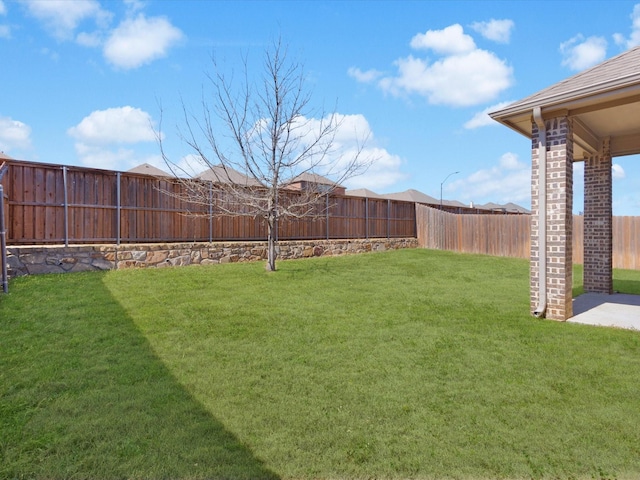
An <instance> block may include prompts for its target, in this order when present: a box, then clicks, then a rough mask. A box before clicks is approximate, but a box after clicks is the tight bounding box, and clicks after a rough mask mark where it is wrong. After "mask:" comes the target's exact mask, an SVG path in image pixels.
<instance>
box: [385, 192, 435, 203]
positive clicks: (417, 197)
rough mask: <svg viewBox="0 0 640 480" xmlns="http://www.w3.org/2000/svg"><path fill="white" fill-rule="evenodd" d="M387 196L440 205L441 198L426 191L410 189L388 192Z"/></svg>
mask: <svg viewBox="0 0 640 480" xmlns="http://www.w3.org/2000/svg"><path fill="white" fill-rule="evenodd" d="M384 196H385V197H386V198H390V199H392V200H405V201H408V202H416V203H427V204H429V205H439V204H440V200H438V199H435V198H433V197H431V196H429V195H427V194H426V193H422V192H420V191H418V190H414V189H412V188H411V189H409V190H405V191H404V192H398V193H387V194H386V195H384Z"/></svg>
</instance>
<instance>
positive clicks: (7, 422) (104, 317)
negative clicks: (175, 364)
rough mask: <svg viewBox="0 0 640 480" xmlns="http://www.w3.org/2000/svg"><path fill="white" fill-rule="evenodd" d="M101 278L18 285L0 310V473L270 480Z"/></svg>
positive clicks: (6, 475)
mask: <svg viewBox="0 0 640 480" xmlns="http://www.w3.org/2000/svg"><path fill="white" fill-rule="evenodd" d="M45 277H46V278H45ZM102 277H103V275H102V274H97V273H92V274H88V275H87V274H76V275H66V276H65V278H64V280H62V279H61V278H59V276H44V277H38V278H36V277H30V278H28V279H19V280H18V281H16V282H14V285H12V288H13V292H12V294H11V295H10V296H7V297H5V298H3V299H2V301H1V302H0V318H2V322H0V335H1V337H0V342H1V345H2V350H3V357H4V358H3V359H1V360H0V366H1V368H2V378H3V382H2V384H0V412H2V415H0V417H2V419H0V427H1V428H0V477H2V478H23V477H24V478H27V477H28V478H72V477H74V478H105V479H108V478H190V479H196V478H225V479H249V478H261V479H277V478H278V476H277V475H276V474H275V473H274V472H272V471H270V470H268V469H267V468H266V467H265V465H264V464H263V463H262V462H261V461H260V460H258V459H257V458H255V456H254V455H253V454H252V452H251V451H250V449H249V448H247V447H246V446H244V445H243V444H242V443H241V442H240V441H239V440H238V438H236V437H235V436H234V435H233V433H231V432H229V431H228V430H226V429H225V427H224V425H222V424H221V423H220V422H219V421H218V420H216V419H215V418H214V417H212V415H211V414H210V412H209V411H207V410H206V409H205V408H204V407H203V406H202V405H201V404H200V403H199V402H198V401H197V400H196V399H195V398H194V397H193V396H192V395H191V394H190V393H189V392H188V391H187V390H186V389H185V388H184V387H183V386H181V385H180V384H179V383H178V381H177V380H176V379H175V378H174V377H173V376H172V374H171V373H170V372H169V370H168V369H167V368H166V367H165V366H164V365H163V364H162V362H161V361H160V360H159V359H158V358H157V357H156V356H155V354H154V352H153V350H152V348H151V346H150V344H149V343H148V341H147V339H146V338H145V337H144V336H143V335H142V334H141V333H140V332H139V331H138V330H137V328H136V326H135V325H134V323H133V322H132V321H131V319H130V318H128V317H127V315H126V313H125V312H124V310H123V309H122V307H120V306H119V305H118V303H117V302H116V301H115V299H113V298H112V297H111V295H110V293H109V292H108V290H107V289H106V288H105V287H104V285H103V282H102ZM56 278H57V279H56ZM54 279H56V280H54ZM59 289H73V290H72V292H76V293H75V295H70V294H69V291H68V290H67V292H66V293H65V294H62V295H60V294H59V291H60V290H59ZM34 293H40V294H41V296H40V301H39V302H32V304H25V298H29V299H32V298H35V297H34V296H33V295H34ZM21 295H23V296H22V298H21ZM88 304H91V305H92V311H100V312H101V315H100V317H99V318H87V317H86V313H85V312H86V311H87V308H86V307H87V305H88ZM96 307H98V308H97V309H96ZM10 312H14V315H13V316H11V315H8V314H9V313H10ZM15 312H20V313H19V314H15ZM12 318H13V319H12ZM25 318H28V319H29V320H28V322H25V321H24V319H25ZM18 319H22V320H18ZM5 382H6V383H5Z"/></svg>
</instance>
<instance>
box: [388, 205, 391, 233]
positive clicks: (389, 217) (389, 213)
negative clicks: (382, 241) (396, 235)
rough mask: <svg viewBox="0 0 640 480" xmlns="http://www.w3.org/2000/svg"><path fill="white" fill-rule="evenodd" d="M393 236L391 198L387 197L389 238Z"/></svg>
mask: <svg viewBox="0 0 640 480" xmlns="http://www.w3.org/2000/svg"><path fill="white" fill-rule="evenodd" d="M390 238H391V199H389V198H387V240H389V239H390Z"/></svg>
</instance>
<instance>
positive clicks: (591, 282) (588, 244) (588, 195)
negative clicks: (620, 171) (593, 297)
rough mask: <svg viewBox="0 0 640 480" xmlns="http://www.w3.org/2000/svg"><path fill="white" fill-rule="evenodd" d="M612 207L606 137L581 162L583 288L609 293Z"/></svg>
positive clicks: (609, 155) (611, 283)
mask: <svg viewBox="0 0 640 480" xmlns="http://www.w3.org/2000/svg"><path fill="white" fill-rule="evenodd" d="M612 224H613V208H612V185H611V152H610V150H609V139H605V140H604V141H603V144H602V148H601V151H600V153H599V154H598V155H594V156H592V157H590V158H588V159H587V160H585V162H584V290H585V292H594V293H606V294H610V293H612V292H613V275H612V267H613V265H612V261H613V260H612V258H613V238H612V233H613V228H612Z"/></svg>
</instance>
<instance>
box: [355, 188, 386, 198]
mask: <svg viewBox="0 0 640 480" xmlns="http://www.w3.org/2000/svg"><path fill="white" fill-rule="evenodd" d="M345 195H349V196H351V197H367V198H387V197H385V196H384V195H380V194H378V193H376V192H374V191H371V190H369V189H367V188H356V189H355V190H347V191H346V192H345Z"/></svg>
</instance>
